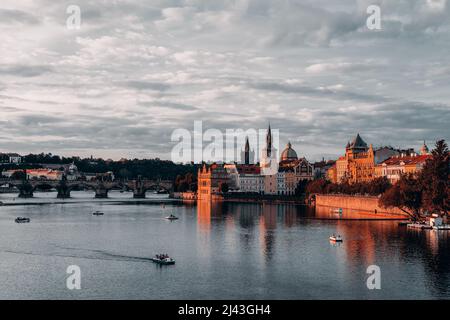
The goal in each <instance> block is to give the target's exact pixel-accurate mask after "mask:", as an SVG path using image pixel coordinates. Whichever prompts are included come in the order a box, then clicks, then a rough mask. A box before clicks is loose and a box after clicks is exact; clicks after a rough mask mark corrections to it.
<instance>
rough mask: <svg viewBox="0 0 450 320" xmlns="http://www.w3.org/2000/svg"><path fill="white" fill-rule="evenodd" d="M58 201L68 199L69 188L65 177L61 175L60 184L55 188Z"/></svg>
mask: <svg viewBox="0 0 450 320" xmlns="http://www.w3.org/2000/svg"><path fill="white" fill-rule="evenodd" d="M56 190H57V191H58V195H57V196H56V197H57V198H58V199H68V198H70V187H69V186H68V185H67V177H66V175H63V177H62V180H61V182H60V183H59V184H58V185H57V186H56Z"/></svg>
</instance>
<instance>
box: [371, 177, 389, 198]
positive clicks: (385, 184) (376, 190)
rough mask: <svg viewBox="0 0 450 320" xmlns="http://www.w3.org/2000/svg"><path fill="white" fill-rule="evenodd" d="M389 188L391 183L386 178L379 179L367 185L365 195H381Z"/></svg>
mask: <svg viewBox="0 0 450 320" xmlns="http://www.w3.org/2000/svg"><path fill="white" fill-rule="evenodd" d="M390 187H391V183H390V182H389V179H388V178H387V177H379V178H376V179H374V180H372V181H371V182H369V183H368V184H367V190H366V191H367V193H369V194H370V195H372V196H378V195H380V194H383V193H384V192H386V190H388V189H389V188H390Z"/></svg>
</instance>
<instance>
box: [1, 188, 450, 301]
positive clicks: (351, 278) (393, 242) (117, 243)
mask: <svg viewBox="0 0 450 320" xmlns="http://www.w3.org/2000/svg"><path fill="white" fill-rule="evenodd" d="M109 195H110V199H107V200H94V199H92V198H93V193H89V192H72V197H73V198H72V199H70V200H65V201H61V200H57V199H55V198H56V193H36V194H35V198H33V199H26V200H21V199H17V198H16V195H15V194H0V201H2V202H3V204H4V205H3V206H1V207H0V299H437V298H440V299H442V298H444V299H449V298H450V234H449V232H448V231H439V232H437V231H416V230H408V229H406V228H404V227H399V226H398V222H397V221H373V220H372V221H371V220H352V218H358V217H359V218H361V217H363V216H360V215H357V214H355V213H345V212H344V214H343V215H342V216H339V215H336V214H334V213H332V212H330V211H329V209H323V210H322V209H321V210H318V212H315V211H314V209H313V208H308V207H306V206H300V205H281V204H277V205H269V204H235V203H222V204H220V203H209V202H206V203H203V202H201V203H199V204H198V205H197V203H192V204H181V203H179V202H175V201H171V200H169V199H167V196H164V195H153V194H150V195H148V199H146V200H140V201H134V200H133V199H131V197H132V195H131V194H130V193H119V192H110V194H109ZM95 210H101V211H103V212H104V213H105V214H104V216H93V215H92V212H93V211H95ZM169 214H175V215H177V216H178V217H179V218H180V219H179V220H177V221H173V222H170V221H168V220H166V219H164V217H166V216H168V215H169ZM18 216H25V217H30V218H31V223H28V224H16V223H15V222H14V219H15V218H16V217H18ZM333 233H336V234H341V235H342V236H343V239H344V242H343V243H342V244H340V245H333V244H332V243H330V242H329V240H328V238H329V236H330V235H331V234H333ZM161 252H164V253H168V254H169V255H170V256H172V257H174V258H175V259H176V265H174V266H163V267H161V266H158V265H155V264H153V263H152V262H150V261H149V260H148V258H149V257H151V256H153V255H154V254H155V253H161ZM70 265H76V266H79V268H80V270H81V278H80V281H81V289H80V290H69V289H68V288H67V286H66V279H67V277H68V276H69V274H67V273H66V271H67V267H68V266H70ZM370 265H377V266H379V267H380V271H381V276H380V280H381V289H380V290H376V289H375V290H369V289H368V288H367V284H366V281H367V278H368V277H369V274H367V268H368V267H369V266H370Z"/></svg>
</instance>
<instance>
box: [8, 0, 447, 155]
mask: <svg viewBox="0 0 450 320" xmlns="http://www.w3.org/2000/svg"><path fill="white" fill-rule="evenodd" d="M449 2H450V1H449ZM374 4H375V5H378V6H379V7H380V10H381V29H380V30H370V29H369V28H368V27H367V25H366V20H367V18H368V17H369V16H370V14H368V13H367V7H368V6H369V5H374ZM69 5H77V6H78V7H79V8H80V10H81V25H80V28H79V29H70V28H67V19H68V18H69V16H70V14H68V13H67V12H66V10H67V8H68V6H69ZM0 34H1V38H0V39H1V41H0V128H1V136H0V152H19V153H21V154H27V153H30V152H33V153H36V152H51V153H53V154H59V155H65V156H70V155H80V156H90V155H94V157H104V158H112V159H120V158H122V157H125V158H135V157H136V158H154V157H159V158H162V159H170V154H171V150H172V148H173V147H174V145H175V144H176V142H173V141H171V136H172V133H173V132H174V130H176V129H187V130H190V131H192V130H193V128H194V121H202V122H203V127H204V128H205V129H208V128H213V129H218V130H221V131H223V132H224V131H225V130H226V129H239V128H242V129H244V130H247V129H262V128H267V126H268V123H269V122H270V124H271V126H272V128H274V129H278V130H279V132H280V144H281V145H284V144H286V143H287V142H288V141H291V142H292V145H293V148H294V149H295V150H296V151H297V154H298V155H299V156H301V157H303V156H305V157H306V158H307V159H311V160H319V159H321V158H322V157H325V158H326V159H333V158H336V157H337V156H338V155H340V154H343V153H344V148H345V145H346V144H347V141H348V140H351V139H352V138H353V137H354V136H355V135H356V133H358V132H359V133H360V134H361V136H362V137H363V139H364V140H365V141H366V142H367V143H372V144H373V145H374V146H382V145H392V146H394V147H402V148H407V147H414V148H416V150H418V149H419V148H420V146H421V145H422V143H423V140H426V141H427V143H428V145H429V146H430V147H432V145H433V144H434V141H436V140H437V139H446V140H448V139H449V138H450V129H449V128H450V126H449V123H450V90H449V85H450V54H449V52H450V3H447V1H444V0H392V1H384V0H383V1H380V0H342V1H337V0H336V1H329V0H327V1H325V0H302V1H301V0H273V1H270V0H228V1H225V0H215V1H208V0H151V1H142V0H108V1H106V0H95V1H94V0H71V1H53V0H20V1H17V0H14V1H12V0H2V1H1V3H0Z"/></svg>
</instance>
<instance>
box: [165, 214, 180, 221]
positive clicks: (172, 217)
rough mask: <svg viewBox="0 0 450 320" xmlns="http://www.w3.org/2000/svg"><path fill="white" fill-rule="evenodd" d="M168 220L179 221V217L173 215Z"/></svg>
mask: <svg viewBox="0 0 450 320" xmlns="http://www.w3.org/2000/svg"><path fill="white" fill-rule="evenodd" d="M166 219H167V220H178V217H177V216H175V215H173V214H171V215H170V216H167V217H166Z"/></svg>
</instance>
